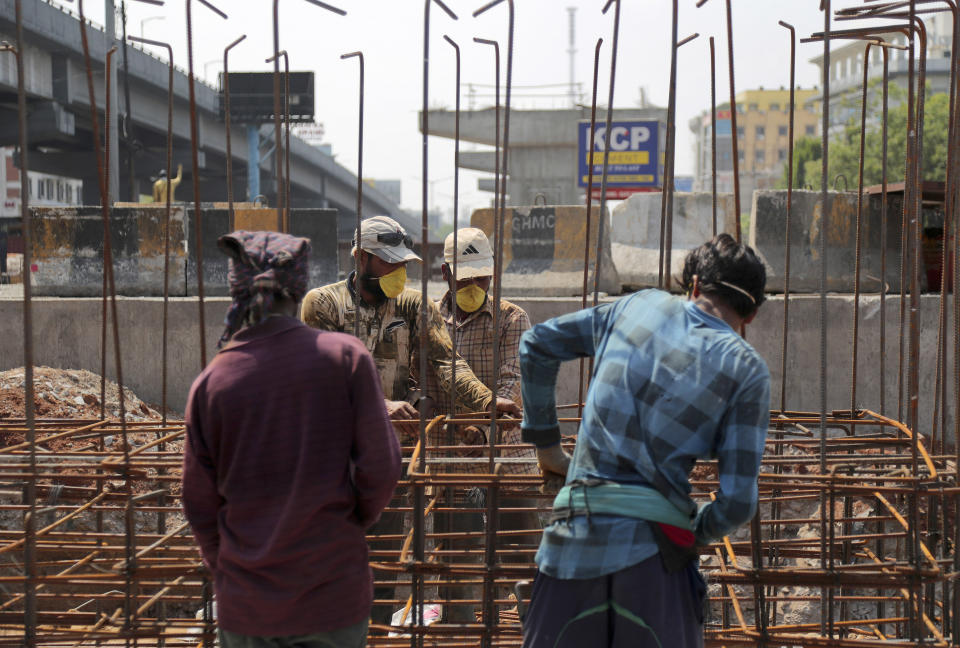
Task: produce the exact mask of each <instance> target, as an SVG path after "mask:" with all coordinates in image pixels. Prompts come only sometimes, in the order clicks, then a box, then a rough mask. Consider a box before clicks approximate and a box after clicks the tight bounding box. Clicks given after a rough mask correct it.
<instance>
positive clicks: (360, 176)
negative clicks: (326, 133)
mask: <svg viewBox="0 0 960 648" xmlns="http://www.w3.org/2000/svg"><path fill="white" fill-rule="evenodd" d="M349 58H356V59H357V61H358V62H359V63H360V77H359V88H360V89H359V99H358V101H359V106H358V110H359V113H358V115H359V126H358V128H357V230H356V234H357V254H355V255H354V256H353V264H354V265H353V269H354V273H355V274H354V276H355V277H359V276H360V265H359V263H360V262H359V257H360V254H359V251H360V223H361V222H362V221H363V87H364V69H363V52H359V51H358V52H350V53H349V54H343V55H341V56H340V59H341V60H343V59H349ZM288 72H289V71H288ZM288 132H289V130H288ZM353 335H354V337H357V338H359V337H360V318H359V317H355V318H353Z"/></svg>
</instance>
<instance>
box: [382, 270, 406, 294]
mask: <svg viewBox="0 0 960 648" xmlns="http://www.w3.org/2000/svg"><path fill="white" fill-rule="evenodd" d="M379 281H380V290H382V291H383V294H384V295H386V296H387V299H393V298H394V297H396V296H397V295H399V294H400V293H402V292H403V288H404V286H406V285H407V267H406V266H400V267H399V268H397V269H396V270H394V271H393V272H391V273H389V274H385V275H383V276H382V277H380V278H379Z"/></svg>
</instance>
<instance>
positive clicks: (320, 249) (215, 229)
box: [186, 209, 339, 296]
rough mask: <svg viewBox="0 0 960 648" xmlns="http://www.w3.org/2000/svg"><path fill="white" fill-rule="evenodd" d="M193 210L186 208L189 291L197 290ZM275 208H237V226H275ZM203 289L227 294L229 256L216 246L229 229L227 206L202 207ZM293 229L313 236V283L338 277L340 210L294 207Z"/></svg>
mask: <svg viewBox="0 0 960 648" xmlns="http://www.w3.org/2000/svg"><path fill="white" fill-rule="evenodd" d="M193 213H194V212H193V210H192V209H189V210H187V221H188V223H189V224H188V227H187V249H188V250H189V251H190V253H189V255H188V258H187V263H186V281H187V283H186V294H188V295H190V296H194V295H196V294H197V258H196V249H197V247H196V230H195V226H194V222H193ZM276 228H277V211H276V210H275V209H235V210H234V230H248V231H254V230H268V231H269V230H276ZM201 230H202V236H203V268H204V271H203V290H204V294H205V295H211V296H214V295H227V294H229V292H230V290H229V286H228V284H227V271H228V270H229V263H228V259H227V257H226V256H224V254H223V253H222V252H220V250H219V249H217V239H218V238H219V237H220V236H222V235H223V234H228V233H229V212H228V211H227V210H226V209H204V210H202V220H201ZM290 233H291V234H294V235H295V236H303V237H306V238H308V239H310V245H311V252H310V282H309V285H311V286H322V285H324V284H328V283H331V282H333V281H336V280H337V272H338V267H339V262H338V259H337V210H335V209H291V210H290Z"/></svg>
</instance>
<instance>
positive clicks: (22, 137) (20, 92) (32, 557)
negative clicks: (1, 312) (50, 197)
mask: <svg viewBox="0 0 960 648" xmlns="http://www.w3.org/2000/svg"><path fill="white" fill-rule="evenodd" d="M14 12H15V19H16V32H17V33H16V37H17V38H16V46H15V47H10V46H7V47H6V48H5V49H7V50H8V51H10V52H11V53H12V54H13V55H14V59H15V63H16V66H17V148H19V149H20V151H19V153H20V220H21V223H22V225H21V226H22V229H23V270H22V273H23V387H24V400H23V410H24V417H25V418H26V426H25V427H26V438H25V441H26V442H27V444H28V446H27V447H28V451H29V459H28V464H27V465H28V469H29V471H30V472H31V473H33V474H35V473H36V472H37V443H36V440H37V437H36V423H35V419H34V416H35V414H34V398H35V392H34V385H33V304H32V295H33V290H32V278H31V277H32V260H31V252H32V248H33V235H32V227H33V224H32V220H31V217H30V181H29V177H28V174H29V171H28V169H29V148H28V146H27V92H26V87H25V85H24V83H25V82H24V76H23V75H24V69H23V51H24V49H23V9H22V7H21V0H14ZM24 499H25V500H26V505H27V512H26V513H25V514H24V517H23V534H24V545H23V562H24V566H23V569H24V575H25V576H26V580H25V582H24V637H23V639H24V643H25V644H26V645H27V646H28V647H29V648H33V646H36V645H37V643H36V638H37V637H36V633H37V582H36V579H37V538H36V520H37V483H36V480H35V479H28V480H27V481H26V484H25V486H24Z"/></svg>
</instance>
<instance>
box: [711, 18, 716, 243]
mask: <svg viewBox="0 0 960 648" xmlns="http://www.w3.org/2000/svg"><path fill="white" fill-rule="evenodd" d="M715 45H716V44H715V43H714V40H713V36H711V37H710V206H711V212H712V214H713V235H714V236H716V235H717V52H716V46H715Z"/></svg>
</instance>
